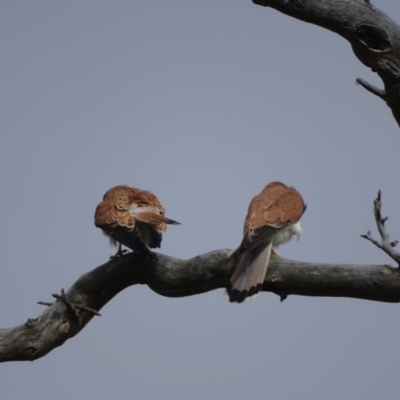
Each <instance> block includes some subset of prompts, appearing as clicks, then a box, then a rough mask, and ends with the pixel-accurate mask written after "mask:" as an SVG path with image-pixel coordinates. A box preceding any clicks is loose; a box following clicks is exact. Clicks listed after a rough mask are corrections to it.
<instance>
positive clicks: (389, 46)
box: [253, 0, 400, 126]
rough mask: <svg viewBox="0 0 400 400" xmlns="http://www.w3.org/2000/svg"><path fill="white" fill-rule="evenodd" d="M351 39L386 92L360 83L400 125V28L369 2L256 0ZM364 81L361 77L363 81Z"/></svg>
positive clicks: (254, 0) (259, 3)
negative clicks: (387, 109) (382, 101)
mask: <svg viewBox="0 0 400 400" xmlns="http://www.w3.org/2000/svg"><path fill="white" fill-rule="evenodd" d="M253 3H255V4H257V5H260V6H264V7H271V8H274V9H276V10H278V11H280V12H282V13H284V14H287V15H289V16H291V17H294V18H297V19H300V20H302V21H305V22H309V23H312V24H315V25H318V26H321V27H323V28H326V29H329V30H331V31H332V32H335V33H337V34H339V35H341V36H342V37H344V38H345V39H346V40H348V41H349V42H350V44H351V46H352V48H353V51H354V54H355V55H356V56H357V58H358V59H359V60H360V61H361V62H362V63H363V64H364V65H366V66H367V67H370V68H371V69H372V71H374V72H376V73H377V74H378V75H379V76H380V77H381V79H382V81H383V84H384V87H385V90H382V89H378V88H375V87H374V86H372V85H370V84H369V83H367V82H365V81H364V80H361V81H360V80H358V83H360V84H361V85H362V86H363V87H364V88H365V89H367V90H368V91H369V92H371V93H373V94H375V95H377V96H379V97H380V98H381V99H383V100H385V101H386V104H387V105H388V106H389V107H390V108H391V110H392V113H393V116H394V118H395V119H396V121H397V124H398V125H399V126H400V26H399V25H398V24H397V23H396V22H394V21H393V20H392V19H390V18H389V17H388V16H387V15H385V14H384V13H383V12H382V11H380V10H378V9H377V8H376V7H374V6H373V5H372V4H370V2H369V1H366V0H335V1H332V0H290V1H289V0H253ZM359 79H360V78H359Z"/></svg>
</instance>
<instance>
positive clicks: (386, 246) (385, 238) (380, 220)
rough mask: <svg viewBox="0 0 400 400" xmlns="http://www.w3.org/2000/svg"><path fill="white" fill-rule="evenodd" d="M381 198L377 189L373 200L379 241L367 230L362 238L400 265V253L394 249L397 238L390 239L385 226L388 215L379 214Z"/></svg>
mask: <svg viewBox="0 0 400 400" xmlns="http://www.w3.org/2000/svg"><path fill="white" fill-rule="evenodd" d="M381 208H382V200H381V191H380V190H379V191H378V195H377V197H376V199H375V200H374V216H375V221H376V226H377V227H378V231H379V235H380V236H381V239H382V240H381V242H378V241H377V240H375V239H374V238H373V237H372V236H371V231H368V232H367V234H366V235H361V237H362V238H364V239H367V240H369V241H370V242H371V243H373V244H374V245H375V246H376V247H378V248H380V249H381V250H383V251H384V252H385V253H386V254H387V255H388V256H389V257H391V258H392V259H393V260H394V261H396V263H397V265H398V266H399V267H400V253H399V252H397V251H395V250H394V247H395V246H396V245H397V243H398V240H394V241H391V240H390V236H389V233H388V232H387V230H386V228H385V222H386V221H387V220H388V217H382V214H381Z"/></svg>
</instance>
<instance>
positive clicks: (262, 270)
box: [226, 242, 272, 303]
mask: <svg viewBox="0 0 400 400" xmlns="http://www.w3.org/2000/svg"><path fill="white" fill-rule="evenodd" d="M271 248H272V243H271V242H268V243H266V244H263V245H261V246H258V247H257V248H255V249H253V250H250V251H248V252H246V253H244V254H243V255H242V256H241V258H240V261H239V264H238V266H237V268H236V270H235V272H234V274H233V275H232V278H231V281H230V286H229V287H228V288H227V291H226V292H227V295H228V297H229V301H230V302H232V303H234V302H235V303H242V302H243V301H244V300H249V299H251V298H253V297H255V296H256V295H257V294H258V293H259V292H260V291H261V289H262V287H263V284H264V279H265V276H266V274H267V268H268V263H269V259H270V256H271Z"/></svg>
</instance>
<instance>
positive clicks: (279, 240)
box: [272, 221, 302, 247]
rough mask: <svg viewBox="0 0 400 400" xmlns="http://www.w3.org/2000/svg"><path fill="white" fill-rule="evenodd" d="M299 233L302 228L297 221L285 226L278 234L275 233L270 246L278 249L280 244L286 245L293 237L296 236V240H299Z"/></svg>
mask: <svg viewBox="0 0 400 400" xmlns="http://www.w3.org/2000/svg"><path fill="white" fill-rule="evenodd" d="M301 231H302V228H301V224H300V221H297V222H295V223H292V224H290V225H287V226H285V227H284V228H282V229H281V230H280V231H279V232H277V233H276V234H275V235H274V237H273V241H272V246H273V247H278V246H280V245H281V244H283V243H286V242H288V241H289V240H291V239H292V237H293V236H294V235H296V236H297V239H299V237H300V234H301Z"/></svg>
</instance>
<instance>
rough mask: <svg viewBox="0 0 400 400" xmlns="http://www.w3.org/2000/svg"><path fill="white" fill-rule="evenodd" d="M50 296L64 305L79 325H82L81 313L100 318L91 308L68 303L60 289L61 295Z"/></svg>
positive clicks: (62, 290)
mask: <svg viewBox="0 0 400 400" xmlns="http://www.w3.org/2000/svg"><path fill="white" fill-rule="evenodd" d="M52 296H53V297H54V298H56V299H57V300H60V301H61V302H63V303H64V305H65V306H66V307H67V309H68V310H69V311H70V312H71V313H72V314H73V315H74V316H75V317H76V318H77V320H78V323H79V325H82V312H83V311H86V312H89V313H91V314H94V315H97V316H98V317H101V314H100V313H99V312H98V311H96V310H95V309H93V308H90V307H87V306H84V305H82V304H78V303H72V302H70V301H69V300H68V299H67V296H66V294H65V291H64V289H61V294H57V293H54V294H52Z"/></svg>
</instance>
